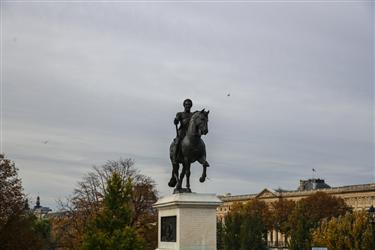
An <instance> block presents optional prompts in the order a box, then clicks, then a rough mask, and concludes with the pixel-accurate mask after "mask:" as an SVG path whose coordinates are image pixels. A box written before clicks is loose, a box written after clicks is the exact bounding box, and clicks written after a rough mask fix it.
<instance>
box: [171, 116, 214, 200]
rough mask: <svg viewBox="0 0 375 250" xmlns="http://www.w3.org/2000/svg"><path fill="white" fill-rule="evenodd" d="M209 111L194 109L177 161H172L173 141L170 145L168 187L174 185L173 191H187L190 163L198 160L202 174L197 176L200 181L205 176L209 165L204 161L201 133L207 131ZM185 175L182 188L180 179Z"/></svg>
mask: <svg viewBox="0 0 375 250" xmlns="http://www.w3.org/2000/svg"><path fill="white" fill-rule="evenodd" d="M209 112H210V111H205V110H204V109H203V110H201V111H195V112H194V113H193V114H192V116H191V118H190V122H189V125H188V129H187V132H186V135H185V137H184V138H183V139H182V141H181V145H180V147H179V149H180V151H179V152H178V154H177V162H176V161H175V162H174V161H173V157H174V155H173V142H172V144H171V146H170V159H171V162H172V166H173V169H172V177H171V179H170V181H169V183H168V185H169V186H170V187H175V186H176V185H177V186H176V189H175V190H174V193H182V192H188V193H191V189H190V165H191V164H192V163H194V162H195V161H198V162H199V163H200V164H202V166H203V172H202V176H201V177H200V178H199V181H200V182H204V181H205V180H206V177H207V172H206V171H207V167H209V166H210V165H209V164H208V162H207V161H206V146H205V144H204V142H203V140H202V139H201V136H202V135H206V134H207V133H208V126H207V123H208V113H209ZM180 164H182V170H181V174H180V176H179V167H180ZM185 175H186V188H182V181H183V180H184V177H185Z"/></svg>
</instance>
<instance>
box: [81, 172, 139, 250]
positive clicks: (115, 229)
mask: <svg viewBox="0 0 375 250" xmlns="http://www.w3.org/2000/svg"><path fill="white" fill-rule="evenodd" d="M131 202H132V184H131V180H130V179H129V180H128V181H127V182H126V183H125V181H124V180H123V179H122V178H121V176H120V174H119V173H117V172H114V173H113V175H112V176H111V177H110V179H109V180H108V184H107V187H106V190H105V194H104V200H103V207H102V209H101V211H100V212H98V213H97V214H96V217H95V218H94V219H92V221H90V222H89V223H88V226H87V228H86V233H85V235H84V240H83V244H82V249H83V250H85V249H87V250H91V249H98V250H99V249H100V250H102V249H108V250H109V249H121V250H143V249H144V242H143V240H142V238H141V237H140V236H139V235H138V233H137V230H136V229H134V228H133V227H132V225H131V224H132V210H133V205H132V203H131Z"/></svg>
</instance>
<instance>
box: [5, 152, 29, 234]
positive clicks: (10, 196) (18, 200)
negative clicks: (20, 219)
mask: <svg viewBox="0 0 375 250" xmlns="http://www.w3.org/2000/svg"><path fill="white" fill-rule="evenodd" d="M17 171H18V169H17V168H16V167H15V164H14V162H11V161H10V160H8V159H6V158H5V157H4V155H0V230H1V229H2V228H3V227H4V226H5V224H6V223H7V222H8V221H9V219H10V218H11V217H12V216H14V215H15V214H17V213H20V212H21V211H23V209H24V207H25V203H26V200H25V196H24V194H23V190H22V183H21V179H20V178H19V177H18V173H17Z"/></svg>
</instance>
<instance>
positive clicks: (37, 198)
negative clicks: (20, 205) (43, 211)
mask: <svg viewBox="0 0 375 250" xmlns="http://www.w3.org/2000/svg"><path fill="white" fill-rule="evenodd" d="M35 207H36V208H39V207H40V198H39V196H38V197H36V206H35Z"/></svg>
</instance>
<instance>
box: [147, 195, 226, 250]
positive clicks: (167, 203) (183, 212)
mask: <svg viewBox="0 0 375 250" xmlns="http://www.w3.org/2000/svg"><path fill="white" fill-rule="evenodd" d="M220 204H222V201H221V200H220V199H219V198H217V197H216V195H215V194H197V193H180V194H173V195H171V196H167V197H163V198H161V199H160V200H158V202H156V203H155V204H154V207H155V208H157V209H158V248H157V250H216V208H217V207H218V206H219V205H220Z"/></svg>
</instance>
